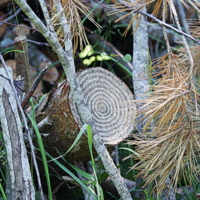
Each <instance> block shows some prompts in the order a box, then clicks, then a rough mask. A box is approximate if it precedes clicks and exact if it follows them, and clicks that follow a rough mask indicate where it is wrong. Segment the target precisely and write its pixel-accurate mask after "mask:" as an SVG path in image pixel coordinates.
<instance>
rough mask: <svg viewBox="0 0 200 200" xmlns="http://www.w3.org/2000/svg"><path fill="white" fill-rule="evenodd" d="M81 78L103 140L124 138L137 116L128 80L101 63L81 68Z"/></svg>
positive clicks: (79, 74) (109, 143) (115, 141)
mask: <svg viewBox="0 0 200 200" xmlns="http://www.w3.org/2000/svg"><path fill="white" fill-rule="evenodd" d="M78 81H79V84H80V86H81V88H82V91H83V93H84V97H85V103H86V104H87V105H88V107H89V109H90V111H91V113H92V114H93V120H94V126H95V129H96V130H97V131H98V133H99V134H100V135H101V138H102V140H103V141H104V143H105V144H108V145H116V144H118V143H119V142H121V141H122V140H123V139H125V138H126V137H127V136H128V135H129V134H130V133H131V131H132V129H133V126H134V122H135V116H136V106H135V104H134V103H133V100H134V97H133V94H132V92H131V91H130V90H129V88H128V87H127V86H126V85H125V83H124V82H122V81H121V80H120V79H119V78H118V77H116V76H115V75H114V74H113V73H111V72H109V71H107V70H105V69H103V68H100V67H96V68H89V69H86V70H84V71H81V72H79V73H78ZM72 110H73V112H77V111H76V108H73V109H72ZM78 124H79V126H80V127H81V126H82V124H80V122H79V123H78Z"/></svg>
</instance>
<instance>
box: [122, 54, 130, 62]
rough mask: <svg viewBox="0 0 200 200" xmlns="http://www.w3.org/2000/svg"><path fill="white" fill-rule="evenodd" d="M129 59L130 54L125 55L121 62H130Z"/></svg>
mask: <svg viewBox="0 0 200 200" xmlns="http://www.w3.org/2000/svg"><path fill="white" fill-rule="evenodd" d="M131 59H132V57H131V55H130V54H126V55H125V56H124V57H123V58H122V60H123V61H124V62H130V61H131Z"/></svg>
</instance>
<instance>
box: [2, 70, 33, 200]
mask: <svg viewBox="0 0 200 200" xmlns="http://www.w3.org/2000/svg"><path fill="white" fill-rule="evenodd" d="M9 73H10V77H11V76H12V75H11V74H12V70H11V69H10V68H9ZM0 74H1V75H2V76H3V77H2V76H0V122H1V127H2V132H3V139H4V142H5V147H6V153H7V154H6V155H7V170H6V175H7V178H6V181H7V183H6V194H7V199H8V200H35V191H34V187H33V184H32V177H31V173H30V166H29V162H28V158H27V154H26V148H25V144H24V140H23V133H22V127H21V121H20V118H19V114H18V109H17V104H16V100H15V95H14V92H13V90H12V88H11V86H10V83H9V81H8V80H6V79H5V78H4V77H7V74H6V72H5V70H4V68H0Z"/></svg>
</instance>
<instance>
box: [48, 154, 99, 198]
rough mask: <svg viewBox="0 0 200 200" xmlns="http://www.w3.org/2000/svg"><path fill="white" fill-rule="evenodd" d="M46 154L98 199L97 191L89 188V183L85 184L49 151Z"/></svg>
mask: <svg viewBox="0 0 200 200" xmlns="http://www.w3.org/2000/svg"><path fill="white" fill-rule="evenodd" d="M46 155H47V156H48V157H49V158H51V159H52V160H53V162H55V163H56V164H57V165H58V166H59V167H60V168H61V169H62V170H63V171H64V172H66V173H67V174H69V175H70V176H71V177H72V178H73V179H74V180H75V181H76V182H77V183H79V184H80V185H81V186H82V187H83V188H84V189H85V190H86V191H88V192H89V194H91V195H92V196H93V197H94V198H95V199H97V196H96V194H95V192H94V191H93V190H92V189H91V188H88V187H87V185H85V184H84V183H83V182H82V181H81V180H80V179H79V178H78V177H77V176H75V175H74V174H73V173H72V172H71V171H70V170H68V169H67V168H66V167H65V166H64V165H62V164H61V163H60V162H59V161H57V160H55V159H54V158H53V157H52V156H50V155H49V154H48V153H46Z"/></svg>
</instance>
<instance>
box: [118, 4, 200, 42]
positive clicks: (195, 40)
mask: <svg viewBox="0 0 200 200" xmlns="http://www.w3.org/2000/svg"><path fill="white" fill-rule="evenodd" d="M118 1H119V2H120V3H121V4H122V5H124V6H126V7H127V8H128V9H130V10H133V11H134V13H138V14H142V15H144V16H146V17H149V18H151V19H153V20H154V21H155V22H157V23H158V24H160V26H165V27H167V28H169V29H172V30H173V31H175V32H177V33H179V34H181V35H184V36H186V37H187V38H190V39H191V40H193V41H194V42H196V43H197V44H200V41H199V40H197V39H196V38H194V37H192V36H191V35H189V34H187V33H185V32H183V31H181V30H179V29H177V28H175V27H173V26H170V25H169V24H167V23H165V22H163V21H162V20H159V19H158V18H156V17H155V16H154V15H153V14H149V13H146V12H143V11H141V10H135V9H134V8H132V7H130V6H129V5H127V4H126V3H125V2H124V1H122V0H118Z"/></svg>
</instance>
